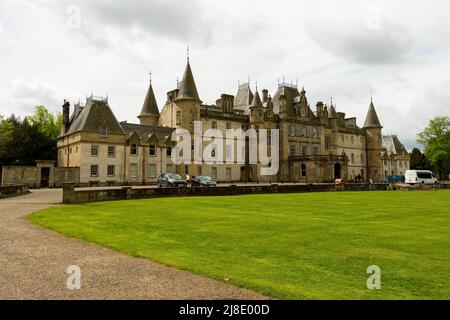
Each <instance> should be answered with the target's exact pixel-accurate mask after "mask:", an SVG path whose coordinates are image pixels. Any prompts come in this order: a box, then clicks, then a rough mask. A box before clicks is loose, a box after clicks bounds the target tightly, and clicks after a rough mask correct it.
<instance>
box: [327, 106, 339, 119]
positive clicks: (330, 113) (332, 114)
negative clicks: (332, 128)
mask: <svg viewBox="0 0 450 320" xmlns="http://www.w3.org/2000/svg"><path fill="white" fill-rule="evenodd" d="M328 118H329V119H335V118H337V114H336V109H335V108H334V106H333V104H331V106H330V109H329V110H328Z"/></svg>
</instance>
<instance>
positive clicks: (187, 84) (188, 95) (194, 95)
mask: <svg viewBox="0 0 450 320" xmlns="http://www.w3.org/2000/svg"><path fill="white" fill-rule="evenodd" d="M183 99H187V100H197V101H200V97H199V95H198V91H197V86H196V85H195V80H194V76H193V75H192V70H191V65H190V64H189V61H188V63H187V65H186V69H185V70H184V75H183V80H181V83H180V85H179V88H178V96H177V98H176V99H175V100H183Z"/></svg>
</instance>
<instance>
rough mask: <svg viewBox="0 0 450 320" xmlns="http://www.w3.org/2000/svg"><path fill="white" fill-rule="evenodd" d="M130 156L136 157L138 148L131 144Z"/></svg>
mask: <svg viewBox="0 0 450 320" xmlns="http://www.w3.org/2000/svg"><path fill="white" fill-rule="evenodd" d="M130 154H131V155H132V156H137V155H138V146H137V144H136V143H132V144H131V146H130Z"/></svg>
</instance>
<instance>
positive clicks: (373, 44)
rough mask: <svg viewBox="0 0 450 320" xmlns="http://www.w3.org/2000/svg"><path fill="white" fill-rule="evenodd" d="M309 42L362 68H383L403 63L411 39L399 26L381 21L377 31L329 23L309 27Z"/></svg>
mask: <svg viewBox="0 0 450 320" xmlns="http://www.w3.org/2000/svg"><path fill="white" fill-rule="evenodd" d="M308 30H309V33H310V35H311V37H312V39H313V40H314V41H315V42H316V43H317V44H318V45H319V46H320V47H322V48H323V49H324V50H326V51H328V52H329V53H331V54H332V55H335V56H338V57H341V58H344V59H346V60H349V61H350V62H354V63H358V64H362V65H386V64H394V63H401V62H405V61H407V59H408V58H409V57H410V56H411V55H412V53H413V49H414V38H413V35H412V34H411V32H409V30H408V29H407V28H405V27H403V26H400V25H396V24H394V23H390V22H387V21H384V22H383V24H382V25H381V28H380V29H369V28H367V26H366V25H365V24H364V23H354V22H340V23H338V22H330V21H329V23H327V24H323V25H322V24H320V23H319V24H317V23H315V24H314V25H311V24H310V27H308Z"/></svg>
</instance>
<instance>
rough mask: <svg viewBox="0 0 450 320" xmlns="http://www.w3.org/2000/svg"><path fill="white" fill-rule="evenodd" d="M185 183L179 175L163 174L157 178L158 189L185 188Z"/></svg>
mask: <svg viewBox="0 0 450 320" xmlns="http://www.w3.org/2000/svg"><path fill="white" fill-rule="evenodd" d="M186 186H187V181H186V180H184V179H183V178H182V177H181V176H180V175H179V174H176V173H164V174H162V175H161V176H160V177H159V178H158V187H159V188H161V187H186Z"/></svg>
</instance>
